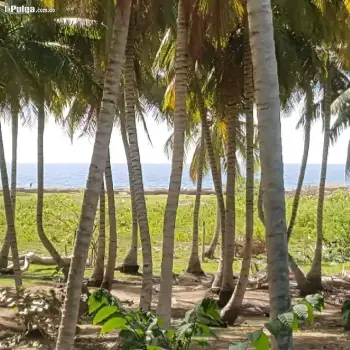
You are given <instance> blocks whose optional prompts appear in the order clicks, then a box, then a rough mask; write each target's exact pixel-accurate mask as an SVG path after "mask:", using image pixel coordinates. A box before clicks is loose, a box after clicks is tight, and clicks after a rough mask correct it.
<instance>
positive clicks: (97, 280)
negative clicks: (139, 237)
mask: <svg viewBox="0 0 350 350" xmlns="http://www.w3.org/2000/svg"><path fill="white" fill-rule="evenodd" d="M106 164H107V163H106ZM105 253H106V195H105V186H104V183H103V181H102V186H101V192H100V222H99V232H98V237H97V251H96V262H95V266H94V271H93V274H92V277H91V280H92V281H93V285H94V286H95V287H99V286H100V285H101V284H102V282H103V275H104V267H105Z"/></svg>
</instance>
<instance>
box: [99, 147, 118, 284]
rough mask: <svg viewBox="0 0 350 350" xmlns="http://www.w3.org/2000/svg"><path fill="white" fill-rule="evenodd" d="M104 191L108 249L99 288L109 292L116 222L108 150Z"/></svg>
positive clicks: (115, 253) (114, 256) (112, 271)
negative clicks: (105, 196) (105, 194)
mask: <svg viewBox="0 0 350 350" xmlns="http://www.w3.org/2000/svg"><path fill="white" fill-rule="evenodd" d="M105 179H106V189H107V200H108V221H109V248H108V260H107V267H106V271H105V275H104V278H103V282H102V285H101V287H102V288H104V289H107V290H111V288H112V283H113V279H114V269H115V261H116V256H117V222H116V218H115V200H114V186H113V174H112V168H111V157H110V153H109V150H108V155H107V162H106V172H105Z"/></svg>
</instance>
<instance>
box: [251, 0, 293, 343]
mask: <svg viewBox="0 0 350 350" xmlns="http://www.w3.org/2000/svg"><path fill="white" fill-rule="evenodd" d="M247 9H248V20H249V33H250V36H249V38H250V39H249V40H250V46H251V52H252V62H253V69H254V74H253V76H254V86H255V101H256V106H257V116H258V123H259V139H260V156H261V168H262V172H263V174H264V176H263V177H262V181H263V189H264V208H265V225H266V231H267V236H266V241H267V255H268V276H269V293H270V306H271V317H273V318H274V317H277V315H279V314H281V313H283V312H286V311H287V310H288V309H289V308H290V305H291V299H290V293H289V273H288V244H287V226H286V212H285V200H284V182H283V162H282V143H281V121H280V101H279V85H278V76H277V62H276V54H275V43H274V35H273V23H272V11H271V2H270V0H247ZM291 340H292V337H291V334H290V332H289V331H287V332H281V333H280V335H279V336H278V337H277V339H276V342H277V348H279V349H289V348H291V346H292V345H291Z"/></svg>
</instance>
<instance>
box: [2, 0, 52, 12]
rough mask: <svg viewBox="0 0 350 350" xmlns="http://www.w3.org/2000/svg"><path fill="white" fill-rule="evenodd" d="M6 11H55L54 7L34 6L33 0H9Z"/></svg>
mask: <svg viewBox="0 0 350 350" xmlns="http://www.w3.org/2000/svg"><path fill="white" fill-rule="evenodd" d="M5 12H9V13H14V14H29V13H50V12H55V9H54V8H38V7H36V6H34V4H33V1H31V0H7V1H6V5H5Z"/></svg>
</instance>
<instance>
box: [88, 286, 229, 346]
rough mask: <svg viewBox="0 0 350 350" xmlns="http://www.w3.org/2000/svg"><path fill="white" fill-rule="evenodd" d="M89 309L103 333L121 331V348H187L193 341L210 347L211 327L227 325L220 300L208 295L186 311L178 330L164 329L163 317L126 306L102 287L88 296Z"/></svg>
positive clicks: (213, 335)
mask: <svg viewBox="0 0 350 350" xmlns="http://www.w3.org/2000/svg"><path fill="white" fill-rule="evenodd" d="M88 304H89V312H90V314H91V315H92V316H93V323H94V324H95V325H97V324H102V329H101V334H105V333H108V332H111V331H114V330H119V331H120V332H119V339H120V343H119V344H118V348H120V349H124V350H131V349H147V350H157V349H159V350H160V349H169V350H170V349H171V350H172V349H177V350H182V349H183V350H187V349H189V347H190V346H191V345H192V344H197V345H199V346H207V345H208V341H207V340H208V338H210V337H215V333H214V332H213V331H212V330H211V329H210V328H209V327H215V326H216V327H219V326H224V324H223V322H222V321H221V320H220V314H219V311H218V307H217V303H216V302H215V301H214V300H212V299H209V298H205V299H203V300H202V301H200V302H199V303H198V304H196V306H195V308H194V309H193V310H190V311H188V312H187V313H186V315H185V318H184V320H183V322H182V324H181V325H180V326H179V327H178V328H177V329H170V330H165V329H163V328H162V320H161V319H159V318H157V317H156V316H154V315H153V314H152V313H151V312H142V311H133V310H127V309H124V308H123V306H122V304H121V302H120V301H119V300H118V299H117V298H115V297H114V296H112V295H111V294H110V293H109V292H108V291H106V290H103V289H99V290H96V291H95V292H94V293H92V294H91V295H90V297H89V301H88Z"/></svg>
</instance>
